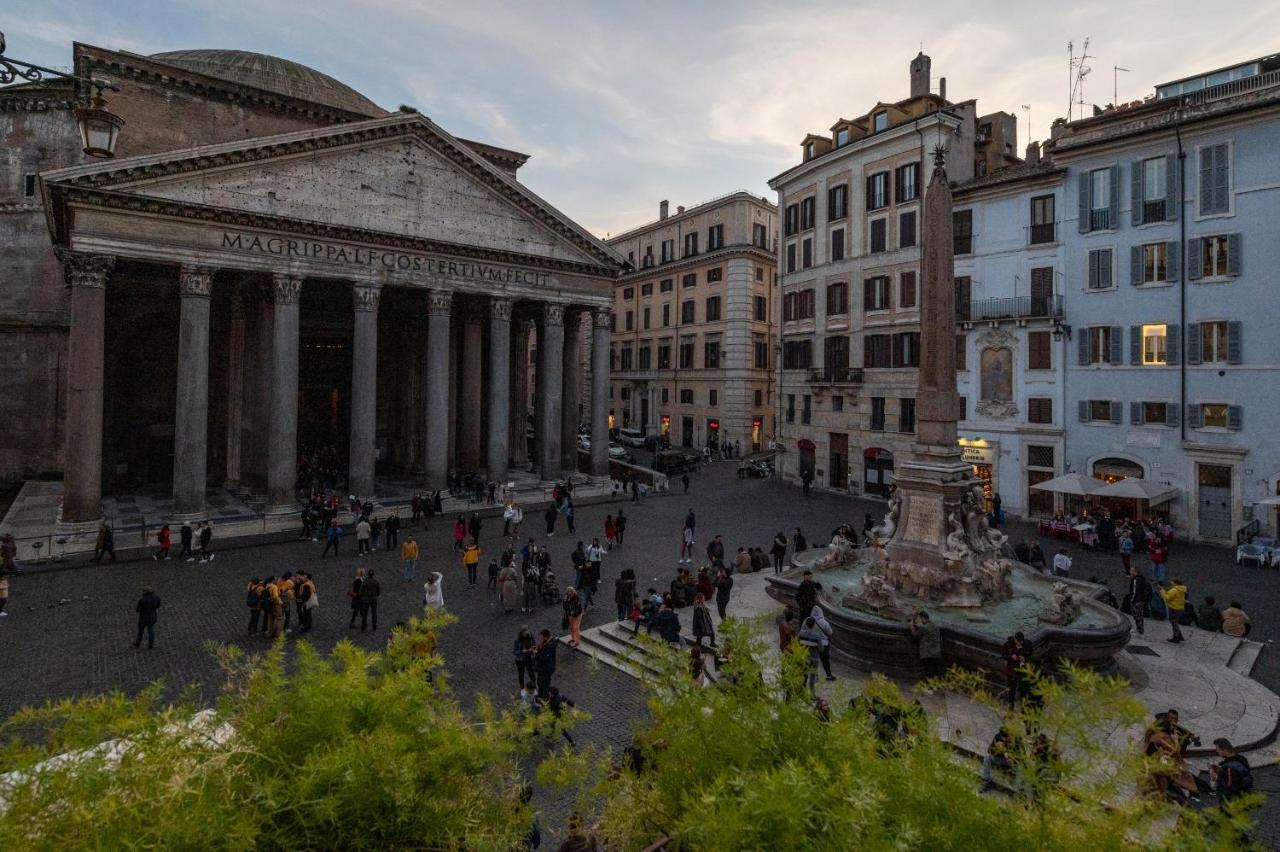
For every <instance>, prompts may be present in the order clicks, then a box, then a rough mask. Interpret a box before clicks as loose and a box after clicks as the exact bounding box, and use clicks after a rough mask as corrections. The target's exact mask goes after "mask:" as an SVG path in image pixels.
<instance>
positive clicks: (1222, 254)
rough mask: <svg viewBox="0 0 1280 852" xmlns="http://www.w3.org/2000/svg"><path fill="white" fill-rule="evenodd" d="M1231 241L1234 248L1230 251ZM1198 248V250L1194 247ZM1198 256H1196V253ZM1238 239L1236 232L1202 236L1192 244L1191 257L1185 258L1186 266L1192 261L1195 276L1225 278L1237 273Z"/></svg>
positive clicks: (1238, 272) (1190, 264)
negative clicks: (1197, 261)
mask: <svg viewBox="0 0 1280 852" xmlns="http://www.w3.org/2000/svg"><path fill="white" fill-rule="evenodd" d="M1232 243H1234V244H1235V250H1234V251H1232ZM1196 248H1198V249H1199V251H1196V250H1195V249H1196ZM1197 254H1199V255H1200V256H1199V257H1198V258H1197V257H1196V255H1197ZM1239 255H1240V241H1239V237H1238V235H1236V234H1219V235H1218V236H1215V237H1202V238H1201V239H1199V240H1196V241H1195V242H1194V244H1193V248H1192V252H1191V257H1189V258H1187V259H1188V261H1191V263H1188V266H1192V265H1193V264H1194V261H1196V260H1199V263H1198V264H1194V266H1195V272H1196V273H1198V274H1196V275H1195V276H1194V277H1196V278H1225V277H1226V276H1228V275H1239V274H1240V270H1239V265H1240V259H1239Z"/></svg>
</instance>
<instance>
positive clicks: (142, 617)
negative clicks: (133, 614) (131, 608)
mask: <svg viewBox="0 0 1280 852" xmlns="http://www.w3.org/2000/svg"><path fill="white" fill-rule="evenodd" d="M159 608H160V596H159V595H157V594H156V593H155V592H153V591H152V590H151V587H150V586H147V587H145V588H144V589H143V590H142V598H141V599H140V600H139V601H138V605H137V606H136V607H135V609H136V610H137V611H138V638H137V639H134V640H133V647H135V648H141V647H142V632H143V631H144V630H145V631H146V633H147V647H148V648H154V647H155V646H156V610H158V609H159Z"/></svg>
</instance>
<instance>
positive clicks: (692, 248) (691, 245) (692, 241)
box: [684, 231, 698, 257]
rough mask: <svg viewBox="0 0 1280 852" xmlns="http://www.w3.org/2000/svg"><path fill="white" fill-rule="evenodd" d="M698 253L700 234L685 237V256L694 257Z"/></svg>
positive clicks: (694, 233) (695, 232)
mask: <svg viewBox="0 0 1280 852" xmlns="http://www.w3.org/2000/svg"><path fill="white" fill-rule="evenodd" d="M697 253H698V232H697V231H694V232H693V233H692V234H685V235H684V256H685V257H693V256H694V255H695V254H697Z"/></svg>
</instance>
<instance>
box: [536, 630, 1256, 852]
mask: <svg viewBox="0 0 1280 852" xmlns="http://www.w3.org/2000/svg"><path fill="white" fill-rule="evenodd" d="M722 632H723V634H724V638H725V639H726V640H727V642H728V643H729V646H730V647H731V648H733V649H734V650H733V651H732V652H731V656H732V661H731V662H730V663H729V664H728V665H727V666H726V667H725V668H724V669H723V670H722V671H724V672H725V673H726V674H727V677H726V678H725V679H724V680H722V681H721V682H720V683H719V684H718V685H716V686H714V687H711V688H706V689H703V688H700V687H698V686H697V685H695V684H694V683H692V682H691V679H690V677H689V676H688V674H687V673H686V671H687V669H686V667H685V665H684V658H683V655H675V654H672V655H671V658H670V660H669V671H668V672H667V676H666V677H665V678H663V679H662V680H661V682H660V684H659V685H658V686H657V687H656V688H655V692H654V696H653V700H652V701H651V702H650V710H651V713H652V725H651V726H650V727H649V728H647V729H646V730H644V731H643V732H641V733H640V734H638V735H637V738H636V743H635V747H637V748H638V752H639V754H640V755H641V766H640V767H639V768H638V769H634V768H633V764H634V762H635V760H634V758H633V757H631V758H628V761H627V762H626V765H622V764H620V763H619V761H617V760H614V759H613V758H612V757H610V756H607V755H605V756H600V757H595V756H589V755H583V754H579V755H576V756H574V755H561V756H559V757H558V758H556V759H555V760H554V761H552V762H551V763H550V764H548V765H545V766H544V767H543V769H542V771H541V772H540V775H539V777H540V779H541V780H543V781H548V782H550V781H561V782H570V781H572V780H573V779H576V780H577V782H578V783H579V784H580V785H581V787H582V789H583V790H585V791H588V792H589V794H590V795H592V796H595V797H597V799H598V800H599V801H600V802H601V803H602V804H601V814H600V831H601V833H602V834H603V836H604V837H605V838H606V839H607V841H608V842H609V843H610V848H617V849H643V848H645V847H646V846H648V845H649V844H652V843H654V842H656V841H658V840H660V839H662V838H668V842H669V846H668V848H670V849H690V850H720V849H723V850H740V849H784V848H785V849H824V850H825V849H841V848H860V849H964V850H973V849H1002V850H1003V849H1046V850H1053V849H1061V850H1073V852H1074V850H1081V849H1089V850H1108V849H1133V848H1169V849H1174V848H1176V849H1195V848H1202V849H1207V848H1238V847H1235V846H1232V845H1231V844H1233V843H1237V842H1238V838H1239V831H1240V829H1241V828H1242V827H1243V826H1244V822H1243V820H1242V819H1240V818H1239V817H1233V818H1231V819H1223V818H1219V817H1214V818H1213V819H1212V820H1209V819H1204V818H1201V817H1198V816H1196V815H1194V814H1189V813H1184V814H1178V813H1177V812H1175V811H1174V810H1173V809H1172V808H1171V807H1170V806H1168V805H1165V804H1163V803H1160V802H1155V801H1152V800H1151V799H1150V798H1146V797H1142V796H1138V795H1135V789H1136V784H1135V782H1136V780H1137V778H1138V777H1139V776H1140V774H1141V773H1142V772H1143V771H1144V770H1145V767H1144V764H1143V761H1142V758H1141V757H1140V755H1138V754H1137V748H1136V743H1135V741H1134V739H1133V737H1132V736H1131V735H1130V734H1131V728H1132V727H1133V726H1134V725H1135V724H1137V723H1139V722H1140V720H1141V718H1142V716H1143V711H1142V709H1141V707H1140V705H1138V704H1137V702H1135V701H1134V700H1133V699H1132V698H1131V697H1129V696H1128V695H1127V694H1125V692H1124V689H1123V686H1122V685H1121V684H1120V683H1118V682H1116V681H1113V680H1110V679H1107V678H1103V677H1100V676H1098V675H1096V674H1094V673H1092V672H1088V671H1079V670H1073V671H1068V672H1067V673H1066V674H1065V678H1064V681H1063V682H1062V683H1052V682H1048V681H1037V682H1036V686H1035V689H1036V690H1038V692H1039V694H1040V695H1041V696H1042V698H1043V705H1042V706H1041V707H1038V708H1028V709H1027V710H1026V711H1025V712H1020V713H1016V714H1013V715H1012V716H1011V717H1010V718H1009V720H1008V721H1007V726H1008V727H1009V729H1010V730H1011V732H1014V733H1015V739H1016V741H1017V742H1018V743H1019V745H1018V746H1016V747H1015V748H1014V749H1013V761H1014V764H1015V771H1014V778H1015V786H1016V788H1017V790H1018V793H1017V794H1009V793H1008V792H1007V791H1006V792H997V793H983V792H981V791H980V786H979V779H978V773H977V769H978V767H977V764H976V762H975V761H973V760H972V759H971V758H968V757H963V756H961V755H959V754H958V753H957V752H956V750H955V749H954V748H953V747H952V746H950V745H948V744H946V743H944V742H942V741H941V740H940V739H939V738H938V737H937V736H936V735H935V733H934V732H933V730H932V727H931V724H930V722H929V720H928V719H927V717H925V716H924V714H923V711H922V710H921V708H919V707H918V706H917V705H916V703H915V701H914V699H912V698H911V697H908V696H903V695H902V694H901V693H900V692H899V691H898V689H897V688H896V687H895V686H894V685H893V684H891V683H890V682H888V681H886V680H883V679H875V680H873V681H872V682H871V683H870V684H869V685H868V686H867V688H866V690H865V691H864V693H863V696H862V697H861V698H859V700H858V701H857V702H856V703H854V704H853V705H848V704H846V705H844V706H833V707H831V708H830V715H829V718H828V719H826V720H823V719H821V718H819V716H818V714H817V713H816V712H815V707H814V704H813V703H812V701H811V699H810V698H809V694H808V692H807V691H806V690H805V688H804V675H805V668H806V666H807V660H806V653H805V652H804V651H803V650H801V649H799V648H795V649H793V653H791V654H788V655H785V656H784V658H783V659H782V662H781V669H780V671H773V672H770V671H768V670H767V668H768V667H773V668H776V667H777V663H776V661H769V660H768V657H767V656H766V654H765V651H764V649H763V647H762V646H761V645H760V643H759V642H757V641H755V640H754V639H752V638H751V635H750V633H749V631H748V630H747V628H746V627H745V626H742V625H738V626H736V627H735V626H731V625H729V624H728V623H726V625H725V627H722ZM948 687H949V688H951V689H956V690H960V691H968V692H970V693H973V694H974V696H975V697H976V698H977V699H978V700H981V701H991V700H992V699H991V697H990V696H988V695H986V693H985V690H984V689H983V688H982V684H981V682H980V680H979V679H977V678H975V677H971V676H967V675H963V674H955V675H953V677H952V682H951V683H949V684H948ZM1138 730H1141V729H1140V727H1139V728H1138ZM1036 735H1043V737H1044V739H1043V740H1041V741H1040V743H1041V746H1042V748H1041V749H1040V750H1039V752H1037V751H1036V749H1035V748H1033V744H1034V743H1035V742H1036ZM1045 744H1047V745H1048V746H1049V748H1048V751H1047V752H1046V751H1045V749H1044V748H1043V746H1044V745H1045Z"/></svg>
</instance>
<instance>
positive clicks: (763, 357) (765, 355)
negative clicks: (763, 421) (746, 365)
mask: <svg viewBox="0 0 1280 852" xmlns="http://www.w3.org/2000/svg"><path fill="white" fill-rule="evenodd" d="M752 349H753V350H754V351H755V365H756V369H757V370H767V369H769V341H767V340H765V339H764V338H763V337H759V336H757V337H756V338H755V341H754V342H753V343H752ZM757 405H759V403H757Z"/></svg>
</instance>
